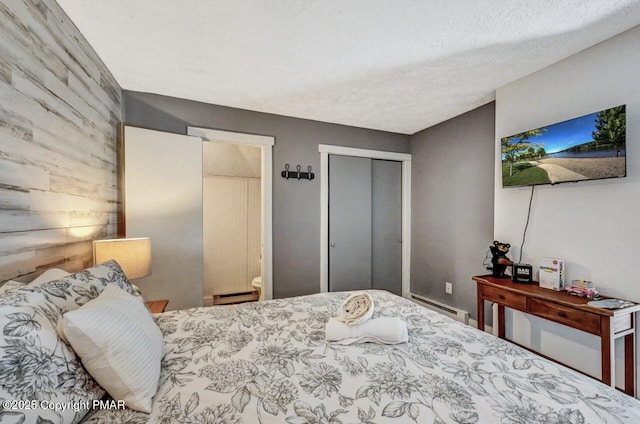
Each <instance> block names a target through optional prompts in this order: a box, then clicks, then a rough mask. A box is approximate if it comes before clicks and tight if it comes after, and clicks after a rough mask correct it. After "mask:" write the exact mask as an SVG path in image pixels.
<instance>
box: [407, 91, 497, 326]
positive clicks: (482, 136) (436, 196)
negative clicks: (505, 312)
mask: <svg viewBox="0 0 640 424" xmlns="http://www.w3.org/2000/svg"><path fill="white" fill-rule="evenodd" d="M494 142H495V103H489V104H487V105H485V106H482V107H479V108H477V109H475V110H472V111H471V112H468V113H465V114H464V115H460V116H458V117H456V118H453V119H450V120H448V121H446V122H443V123H441V124H438V125H436V126H434V127H431V128H428V129H426V130H423V131H421V132H419V133H416V134H414V135H412V136H411V140H410V153H411V155H412V179H411V190H412V194H411V195H412V200H411V204H412V213H411V227H412V231H411V291H412V292H413V293H416V294H421V295H424V296H427V297H429V298H432V299H436V300H439V301H441V302H444V303H446V304H449V305H452V306H455V307H458V308H460V309H464V310H467V311H469V312H470V314H471V315H472V316H475V315H476V286H475V284H474V283H473V281H471V276H472V275H477V274H483V273H486V271H485V270H484V268H483V267H482V261H483V259H484V255H485V252H486V250H487V249H488V247H489V244H490V242H491V241H492V240H493V195H494V184H493V176H494V160H495V158H494V152H495V145H494ZM445 281H450V282H452V283H453V294H452V295H448V294H446V293H445Z"/></svg>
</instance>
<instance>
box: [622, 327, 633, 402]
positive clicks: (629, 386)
mask: <svg viewBox="0 0 640 424" xmlns="http://www.w3.org/2000/svg"><path fill="white" fill-rule="evenodd" d="M635 339H636V333H635V332H633V333H631V334H627V335H626V336H624V392H625V393H626V394H628V395H629V396H635V395H636V364H635V361H634V358H635V356H636V349H635V344H636V340H635Z"/></svg>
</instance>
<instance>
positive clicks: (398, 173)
mask: <svg viewBox="0 0 640 424" xmlns="http://www.w3.org/2000/svg"><path fill="white" fill-rule="evenodd" d="M371 222H372V226H371V231H372V235H371V237H372V243H371V256H372V261H371V287H372V288H374V289H381V290H388V291H390V292H391V293H395V294H397V295H399V296H401V295H402V243H401V241H402V162H395V161H388V160H377V159H376V160H372V161H371Z"/></svg>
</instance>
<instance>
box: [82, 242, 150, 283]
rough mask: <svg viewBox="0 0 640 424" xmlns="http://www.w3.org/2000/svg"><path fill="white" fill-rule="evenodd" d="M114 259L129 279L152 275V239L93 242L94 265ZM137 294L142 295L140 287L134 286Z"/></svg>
mask: <svg viewBox="0 0 640 424" xmlns="http://www.w3.org/2000/svg"><path fill="white" fill-rule="evenodd" d="M109 259H114V260H116V262H118V263H119V264H120V267H121V268H122V271H124V275H126V276H127V279H129V280H134V279H136V278H142V277H146V276H148V275H151V239H150V238H149V237H141V238H123V239H110V240H94V241H93V264H94V265H95V264H99V263H102V262H105V261H108V260H109ZM132 286H133V289H134V290H135V291H136V293H138V294H140V289H139V288H138V286H136V285H134V284H132Z"/></svg>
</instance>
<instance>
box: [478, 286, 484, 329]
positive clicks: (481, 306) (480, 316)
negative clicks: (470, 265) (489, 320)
mask: <svg viewBox="0 0 640 424" xmlns="http://www.w3.org/2000/svg"><path fill="white" fill-rule="evenodd" d="M478 330H482V331H484V299H483V298H482V295H481V294H480V285H478Z"/></svg>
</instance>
